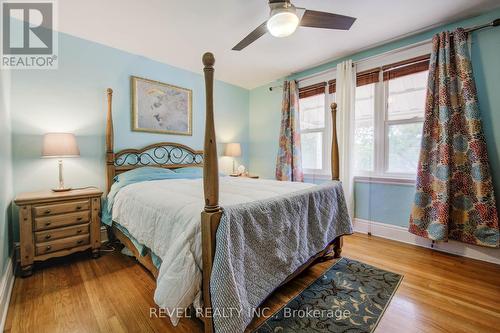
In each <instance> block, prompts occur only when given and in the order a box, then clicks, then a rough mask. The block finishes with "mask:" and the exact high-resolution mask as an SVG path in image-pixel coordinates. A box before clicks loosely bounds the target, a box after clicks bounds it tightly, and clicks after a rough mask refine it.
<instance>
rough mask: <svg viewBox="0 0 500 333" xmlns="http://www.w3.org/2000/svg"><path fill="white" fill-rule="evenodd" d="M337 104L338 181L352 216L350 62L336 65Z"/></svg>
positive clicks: (353, 68) (353, 85) (352, 85)
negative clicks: (340, 183)
mask: <svg viewBox="0 0 500 333" xmlns="http://www.w3.org/2000/svg"><path fill="white" fill-rule="evenodd" d="M335 88H336V102H337V109H338V112H337V124H338V127H337V132H338V133H337V134H338V138H339V159H340V180H341V181H342V188H343V189H344V194H345V198H346V202H347V208H348V210H349V215H350V216H354V195H353V192H354V182H353V172H352V168H353V161H352V160H353V156H352V152H353V151H354V149H353V142H354V102H355V93H356V66H355V65H354V64H353V63H352V60H346V61H343V62H342V63H340V64H337V78H336V82H335Z"/></svg>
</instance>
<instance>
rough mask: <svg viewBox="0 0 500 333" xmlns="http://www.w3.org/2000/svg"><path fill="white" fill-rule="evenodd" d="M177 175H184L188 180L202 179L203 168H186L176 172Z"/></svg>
mask: <svg viewBox="0 0 500 333" xmlns="http://www.w3.org/2000/svg"><path fill="white" fill-rule="evenodd" d="M174 171H175V173H176V174H178V175H182V176H184V177H186V178H202V177H203V168H199V167H185V168H179V169H175V170H174Z"/></svg>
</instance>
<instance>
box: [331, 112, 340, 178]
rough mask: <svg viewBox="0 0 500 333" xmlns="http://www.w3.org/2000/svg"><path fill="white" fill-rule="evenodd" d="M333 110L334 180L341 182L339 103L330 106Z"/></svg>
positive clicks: (332, 155)
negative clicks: (338, 135) (338, 133)
mask: <svg viewBox="0 0 500 333" xmlns="http://www.w3.org/2000/svg"><path fill="white" fill-rule="evenodd" d="M330 108H331V109H332V153H331V159H332V166H331V167H332V180H339V143H338V139H337V103H332V104H331V105H330Z"/></svg>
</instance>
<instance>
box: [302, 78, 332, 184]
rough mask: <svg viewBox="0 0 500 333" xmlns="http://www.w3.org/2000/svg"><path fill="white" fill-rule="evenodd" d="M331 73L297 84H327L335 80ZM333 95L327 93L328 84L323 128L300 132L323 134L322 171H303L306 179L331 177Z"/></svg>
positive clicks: (326, 88)
mask: <svg viewBox="0 0 500 333" xmlns="http://www.w3.org/2000/svg"><path fill="white" fill-rule="evenodd" d="M331 75H332V74H331V73H330V74H329V76H328V77H316V78H315V81H311V80H308V81H306V83H307V84H304V83H302V84H299V87H300V86H309V85H313V84H316V83H320V82H328V81H329V80H333V79H335V77H331ZM332 96H333V94H330V93H329V87H328V84H327V85H326V86H325V94H324V97H325V108H324V111H325V112H324V117H325V118H324V122H325V127H324V128H321V129H316V128H315V129H306V130H302V129H301V130H300V134H302V133H317V132H320V133H323V147H322V154H323V156H322V169H305V168H304V169H303V170H302V171H303V173H304V176H305V177H307V178H316V179H327V178H330V177H331V158H330V154H331V145H332V126H333V125H332V119H331V113H330V112H329V111H330V104H331V102H332V101H333V100H332ZM299 112H300V108H299Z"/></svg>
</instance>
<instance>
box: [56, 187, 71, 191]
mask: <svg viewBox="0 0 500 333" xmlns="http://www.w3.org/2000/svg"><path fill="white" fill-rule="evenodd" d="M67 191H71V187H66V188H53V189H52V192H67Z"/></svg>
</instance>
